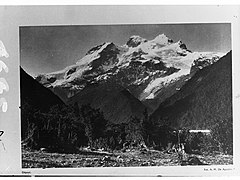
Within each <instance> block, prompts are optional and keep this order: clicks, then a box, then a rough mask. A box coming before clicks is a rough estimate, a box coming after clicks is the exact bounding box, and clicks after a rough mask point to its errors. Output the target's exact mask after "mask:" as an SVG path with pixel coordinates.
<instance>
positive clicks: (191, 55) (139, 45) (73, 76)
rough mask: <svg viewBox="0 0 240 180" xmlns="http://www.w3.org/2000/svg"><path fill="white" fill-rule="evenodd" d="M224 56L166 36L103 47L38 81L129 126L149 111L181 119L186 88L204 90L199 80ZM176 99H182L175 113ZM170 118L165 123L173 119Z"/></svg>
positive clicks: (67, 100) (66, 99) (66, 100)
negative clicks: (192, 46) (180, 114)
mask: <svg viewBox="0 0 240 180" xmlns="http://www.w3.org/2000/svg"><path fill="white" fill-rule="evenodd" d="M223 56H224V54H223V53H220V52H192V51H191V50H189V49H188V48H187V45H186V44H184V43H183V42H182V41H181V40H179V41H176V42H174V41H173V40H172V39H170V38H168V37H167V36H166V35H165V34H160V35H158V36H157V37H155V38H154V39H152V40H147V39H145V38H142V37H140V36H137V35H134V36H131V37H130V38H129V39H128V41H127V42H126V43H125V44H124V45H116V44H114V43H113V42H104V43H102V44H100V45H97V46H95V47H93V48H91V49H90V50H89V51H88V52H87V53H86V54H85V56H84V57H82V58H81V59H78V60H76V63H75V64H73V65H71V66H68V67H66V68H64V69H63V70H60V71H57V72H52V73H47V74H40V75H38V76H37V77H36V78H35V80H36V81H38V82H39V83H40V84H42V85H43V86H44V87H45V88H47V89H50V90H51V91H52V92H53V93H54V94H56V95H57V96H58V97H59V98H60V99H61V100H62V101H63V102H64V103H65V104H75V103H77V104H78V106H81V105H84V104H90V105H91V106H92V107H94V108H99V109H100V110H101V111H103V113H104V116H105V117H106V119H108V120H110V121H112V122H115V123H121V122H128V121H129V120H130V119H131V117H133V116H136V117H139V118H141V117H142V116H143V112H144V111H145V109H147V110H148V112H149V114H152V115H151V118H152V119H155V120H156V119H159V118H162V116H163V115H162V113H161V112H162V111H163V109H164V112H166V114H168V113H171V114H175V112H174V110H173V109H174V108H176V107H175V106H176V103H178V100H179V99H181V98H182V97H185V96H183V95H181V94H182V93H183V92H184V89H185V88H186V87H191V88H192V89H194V88H196V89H198V88H197V87H198V86H197V87H195V84H194V83H193V82H198V79H197V80H196V77H197V76H199V74H201V73H202V72H205V71H207V69H211V68H212V67H214V66H213V65H214V64H216V63H217V62H218V61H219V59H220V58H221V57H223ZM228 56H230V55H228ZM218 64H219V63H218ZM205 69H206V70H205ZM208 71H211V70H208ZM216 74H217V73H216ZM216 80H217V79H216ZM203 82H205V81H203ZM209 83H210V82H209ZM192 86H194V88H193V87H192ZM191 88H190V89H191ZM187 91H188V90H187ZM179 94H180V95H179ZM190 94H191V93H190ZM178 96H179V97H181V98H176V97H178ZM172 99H177V100H174V102H175V101H176V102H175V104H174V106H173V108H172V110H169V108H170V105H169V104H168V103H169V101H172ZM210 100H211V99H210ZM182 101H183V100H182ZM213 102H214V101H213ZM180 104H181V103H180ZM183 104H184V103H183ZM171 105H172V104H171ZM181 105H182V104H181ZM177 108H178V109H179V111H180V112H181V110H180V109H181V108H179V107H177ZM185 108H186V109H187V108H188V106H186V107H185ZM166 109H168V110H166ZM182 113H183V112H182ZM159 114H161V115H159ZM166 114H164V117H163V118H168V119H169V117H168V116H165V115H166ZM176 116H178V115H176ZM171 118H173V119H174V120H169V121H171V122H172V123H173V122H174V121H177V120H176V119H175V117H174V115H172V116H171ZM171 118H170V119H171ZM183 122H184V121H183ZM173 124H174V123H173ZM180 124H181V123H180ZM176 126H177V125H176Z"/></svg>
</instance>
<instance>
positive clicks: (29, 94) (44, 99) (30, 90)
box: [20, 67, 64, 111]
mask: <svg viewBox="0 0 240 180" xmlns="http://www.w3.org/2000/svg"><path fill="white" fill-rule="evenodd" d="M20 97H21V105H22V104H23V103H25V102H27V103H28V104H29V105H31V106H32V107H33V108H36V109H38V110H40V111H47V110H49V108H50V107H51V106H53V105H57V104H64V103H63V102H62V101H61V100H60V98H59V97H58V96H56V95H55V94H54V93H53V92H52V91H51V90H49V89H48V88H45V87H44V86H43V85H41V84H40V83H38V82H37V81H36V80H35V79H33V78H32V77H31V76H30V75H28V74H27V73H26V72H25V71H24V70H23V69H22V67H20Z"/></svg>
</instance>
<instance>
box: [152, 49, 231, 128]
mask: <svg viewBox="0 0 240 180" xmlns="http://www.w3.org/2000/svg"><path fill="white" fill-rule="evenodd" d="M151 119H153V120H155V121H159V122H161V123H166V122H167V123H170V124H171V126H173V127H187V128H192V129H209V128H210V129H211V127H214V125H215V123H216V122H226V121H232V53H231V52H229V53H228V54H227V55H225V56H224V57H222V58H221V59H220V60H218V62H216V63H214V64H213V65H210V66H208V67H206V68H204V69H202V70H199V71H198V72H197V73H196V74H195V75H194V76H193V77H192V78H191V79H190V80H189V81H188V82H187V83H186V84H185V85H184V86H183V87H182V88H181V89H180V90H179V91H178V92H177V93H176V94H174V95H173V96H171V97H170V98H168V99H167V100H166V101H164V102H163V103H161V104H160V106H159V107H158V108H157V110H156V111H155V112H154V113H153V114H152V115H151ZM230 124H231V123H230Z"/></svg>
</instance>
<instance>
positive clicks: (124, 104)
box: [68, 83, 145, 123]
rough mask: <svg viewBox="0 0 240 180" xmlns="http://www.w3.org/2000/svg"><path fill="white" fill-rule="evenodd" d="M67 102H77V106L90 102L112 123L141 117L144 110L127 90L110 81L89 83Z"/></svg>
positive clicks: (139, 102)
mask: <svg viewBox="0 0 240 180" xmlns="http://www.w3.org/2000/svg"><path fill="white" fill-rule="evenodd" d="M68 103H69V104H75V103H77V104H78V106H79V107H81V105H86V104H90V105H91V106H92V107H93V108H95V109H100V110H101V111H102V112H103V114H104V117H105V119H107V120H109V121H111V122H113V123H123V122H129V121H130V119H131V117H138V118H141V117H142V116H143V112H144V110H145V106H144V105H143V104H142V103H141V101H139V100H138V99H137V98H135V97H134V96H133V95H132V94H131V93H130V92H129V91H128V90H126V89H124V88H123V87H121V86H119V85H116V84H112V83H104V84H94V85H90V86H88V87H86V88H85V89H83V90H82V91H81V92H79V93H78V94H76V95H75V96H73V97H71V98H70V99H69V101H68Z"/></svg>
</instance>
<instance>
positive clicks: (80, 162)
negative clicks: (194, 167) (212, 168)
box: [22, 149, 233, 168]
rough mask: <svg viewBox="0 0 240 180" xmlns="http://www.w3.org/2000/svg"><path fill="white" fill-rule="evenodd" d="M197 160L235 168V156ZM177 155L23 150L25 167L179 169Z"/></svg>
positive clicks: (208, 157)
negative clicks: (147, 167) (145, 167)
mask: <svg viewBox="0 0 240 180" xmlns="http://www.w3.org/2000/svg"><path fill="white" fill-rule="evenodd" d="M188 156H190V157H197V158H198V159H199V160H200V161H201V162H202V163H204V164H207V165H232V164H233V156H232V155H223V154H220V153H214V154H210V155H188ZM180 165H181V162H180V161H179V159H178V154H177V153H171V154H169V153H166V152H162V151H156V150H148V151H141V150H134V149H133V150H127V151H126V152H121V151H114V152H113V153H109V152H86V151H85V152H84V151H82V152H80V153H78V154H60V153H47V152H40V151H29V150H23V152H22V168H57V167H59V168H60V167H62V168H63V167H71V168H80V167H134V166H135V167H137V166H180Z"/></svg>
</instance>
